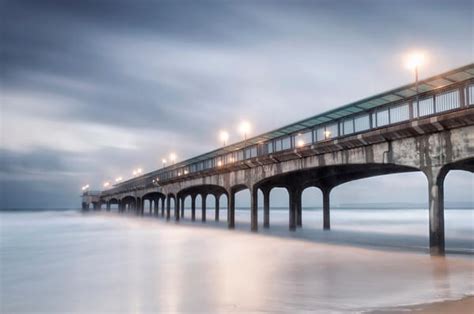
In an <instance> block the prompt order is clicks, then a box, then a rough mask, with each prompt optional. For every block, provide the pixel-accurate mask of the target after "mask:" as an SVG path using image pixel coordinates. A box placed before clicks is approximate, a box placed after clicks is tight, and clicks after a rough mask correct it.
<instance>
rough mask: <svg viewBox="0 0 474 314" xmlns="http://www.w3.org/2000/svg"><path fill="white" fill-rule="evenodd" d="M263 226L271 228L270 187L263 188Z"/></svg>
mask: <svg viewBox="0 0 474 314" xmlns="http://www.w3.org/2000/svg"><path fill="white" fill-rule="evenodd" d="M262 192H263V227H264V228H270V189H263V190H262Z"/></svg>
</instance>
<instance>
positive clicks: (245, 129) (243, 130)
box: [239, 121, 250, 159]
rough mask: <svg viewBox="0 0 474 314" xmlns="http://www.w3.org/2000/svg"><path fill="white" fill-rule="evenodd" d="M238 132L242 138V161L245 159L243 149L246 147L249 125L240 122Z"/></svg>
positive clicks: (245, 122)
mask: <svg viewBox="0 0 474 314" xmlns="http://www.w3.org/2000/svg"><path fill="white" fill-rule="evenodd" d="M239 131H240V133H241V134H242V135H243V136H244V159H247V156H245V155H246V154H245V148H246V147H247V135H248V134H249V132H250V123H248V122H247V121H242V122H240V125H239Z"/></svg>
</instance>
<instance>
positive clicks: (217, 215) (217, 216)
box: [214, 194, 220, 221]
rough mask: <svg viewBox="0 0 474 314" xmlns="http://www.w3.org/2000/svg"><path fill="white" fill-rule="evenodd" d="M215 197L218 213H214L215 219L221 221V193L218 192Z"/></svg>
mask: <svg viewBox="0 0 474 314" xmlns="http://www.w3.org/2000/svg"><path fill="white" fill-rule="evenodd" d="M215 198H216V209H215V210H216V213H215V215H214V220H215V221H219V209H220V208H219V207H220V204H219V201H220V195H219V194H216V195H215Z"/></svg>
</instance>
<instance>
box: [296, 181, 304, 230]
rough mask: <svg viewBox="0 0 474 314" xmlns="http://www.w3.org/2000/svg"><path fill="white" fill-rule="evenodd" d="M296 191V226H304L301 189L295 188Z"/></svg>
mask: <svg viewBox="0 0 474 314" xmlns="http://www.w3.org/2000/svg"><path fill="white" fill-rule="evenodd" d="M295 193H296V226H297V227H299V228H301V227H302V226H303V204H302V201H301V194H302V191H301V189H297V190H295Z"/></svg>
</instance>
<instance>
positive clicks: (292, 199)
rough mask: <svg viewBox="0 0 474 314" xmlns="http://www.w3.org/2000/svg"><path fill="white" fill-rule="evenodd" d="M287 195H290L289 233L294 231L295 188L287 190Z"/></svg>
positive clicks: (296, 200) (296, 208) (296, 195)
mask: <svg viewBox="0 0 474 314" xmlns="http://www.w3.org/2000/svg"><path fill="white" fill-rule="evenodd" d="M288 194H289V195H290V204H289V208H290V210H289V223H288V224H289V229H290V231H295V230H296V215H297V214H296V213H297V210H298V193H297V190H296V188H289V189H288Z"/></svg>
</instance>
